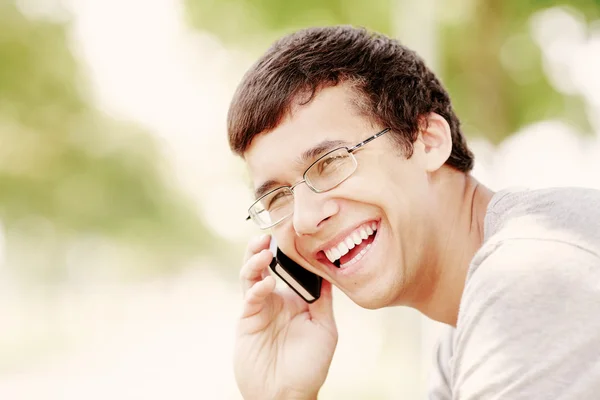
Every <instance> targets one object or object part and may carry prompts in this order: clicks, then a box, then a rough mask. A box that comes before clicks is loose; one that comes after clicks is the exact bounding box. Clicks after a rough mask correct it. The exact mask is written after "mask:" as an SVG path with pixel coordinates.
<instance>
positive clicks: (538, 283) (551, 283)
mask: <svg viewBox="0 0 600 400" xmlns="http://www.w3.org/2000/svg"><path fill="white" fill-rule="evenodd" d="M496 246H497V247H496V248H494V249H493V251H490V252H489V253H488V255H487V256H486V257H485V258H484V259H483V260H482V261H481V262H480V264H479V265H478V267H477V268H476V269H475V270H473V271H472V272H471V276H470V278H469V279H468V281H467V284H466V286H465V290H464V293H463V299H462V300H461V310H460V312H459V318H458V323H457V329H456V333H455V342H454V349H453V351H454V354H453V359H452V361H451V364H452V369H451V370H452V372H451V387H452V399H455V400H476V399H477V400H486V399H511V400H520V399H523V400H525V399H527V400H530V399H565V400H571V399H572V400H575V399H592V398H600V258H599V256H598V255H597V254H595V253H593V252H591V251H589V250H586V249H585V248H581V247H578V246H576V245H573V244H569V243H565V242H561V241H556V240H540V239H511V240H507V241H505V242H503V243H500V244H497V245H496Z"/></svg>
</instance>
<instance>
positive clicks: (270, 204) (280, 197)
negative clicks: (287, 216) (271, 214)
mask: <svg viewBox="0 0 600 400" xmlns="http://www.w3.org/2000/svg"><path fill="white" fill-rule="evenodd" d="M290 196H291V193H288V192H287V191H284V190H281V191H279V192H276V193H274V194H273V196H271V197H269V200H268V201H267V206H266V209H267V210H269V211H272V210H276V209H277V208H279V207H283V206H284V205H285V204H286V203H287V200H288V199H289V197H290Z"/></svg>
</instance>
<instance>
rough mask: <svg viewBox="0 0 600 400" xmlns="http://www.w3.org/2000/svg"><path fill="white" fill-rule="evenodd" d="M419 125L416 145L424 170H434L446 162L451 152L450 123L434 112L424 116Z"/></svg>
mask: <svg viewBox="0 0 600 400" xmlns="http://www.w3.org/2000/svg"><path fill="white" fill-rule="evenodd" d="M420 125H421V129H420V131H419V136H418V137H417V142H418V143H419V146H418V147H419V150H420V151H421V152H422V155H421V157H422V159H423V161H424V166H425V170H426V171H427V172H434V171H437V170H438V169H440V168H441V167H442V166H443V165H444V164H445V163H446V161H447V160H448V158H449V157H450V153H451V152H452V134H451V131H450V125H448V121H446V119H445V118H444V117H442V116H441V115H439V114H436V113H429V114H428V115H426V116H424V117H423V119H422V121H421V124H420ZM415 150H416V149H415Z"/></svg>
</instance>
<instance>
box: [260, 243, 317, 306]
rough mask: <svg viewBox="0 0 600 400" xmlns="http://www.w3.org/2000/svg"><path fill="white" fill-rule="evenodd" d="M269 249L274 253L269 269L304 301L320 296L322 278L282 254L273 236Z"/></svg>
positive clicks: (310, 300) (311, 300) (309, 301)
mask: <svg viewBox="0 0 600 400" xmlns="http://www.w3.org/2000/svg"><path fill="white" fill-rule="evenodd" d="M270 250H271V252H272V253H273V255H274V257H273V260H271V264H270V265H269V266H270V267H271V270H272V271H273V272H274V273H275V274H276V275H277V276H278V277H280V278H281V280H283V281H284V282H285V283H287V285H288V286H289V287H290V288H291V289H292V290H293V291H294V292H296V293H297V294H298V296H300V297H302V298H303V299H304V301H306V302H307V303H312V302H314V301H316V300H317V299H318V298H319V297H320V296H321V282H322V281H323V279H322V278H321V277H320V276H318V275H315V274H313V273H312V272H310V271H308V270H306V269H305V268H303V267H301V266H300V265H299V264H297V263H296V262H295V261H293V260H292V259H291V258H289V257H288V256H286V255H285V254H283V252H282V251H281V250H279V247H277V242H275V238H271V245H270Z"/></svg>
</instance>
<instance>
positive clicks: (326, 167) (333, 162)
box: [318, 153, 348, 175]
mask: <svg viewBox="0 0 600 400" xmlns="http://www.w3.org/2000/svg"><path fill="white" fill-rule="evenodd" d="M346 158H348V156H347V155H345V154H339V153H338V154H332V155H330V156H328V157H325V158H324V159H323V160H322V161H321V162H320V163H319V166H318V171H319V174H321V175H327V174H328V173H330V172H333V171H335V170H336V169H337V168H338V167H339V166H340V165H342V164H343V163H344V161H345V160H346Z"/></svg>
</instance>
